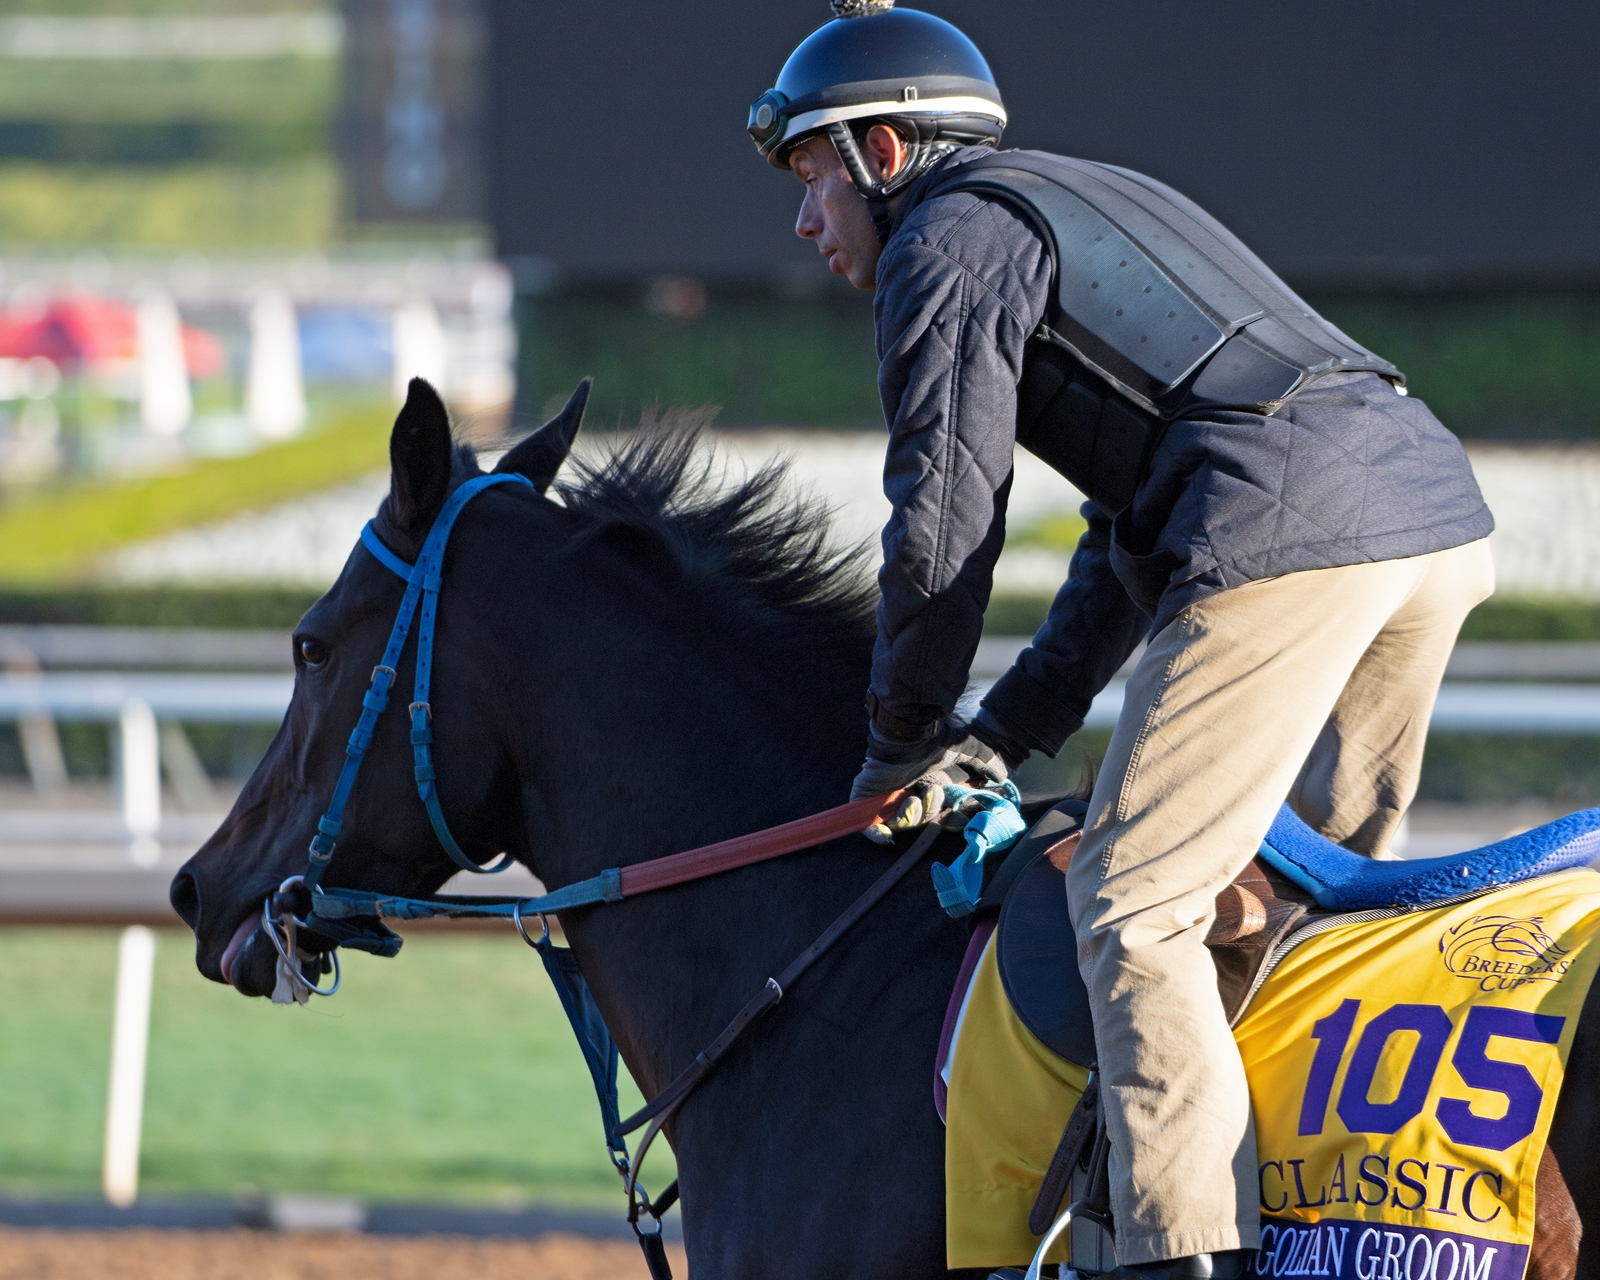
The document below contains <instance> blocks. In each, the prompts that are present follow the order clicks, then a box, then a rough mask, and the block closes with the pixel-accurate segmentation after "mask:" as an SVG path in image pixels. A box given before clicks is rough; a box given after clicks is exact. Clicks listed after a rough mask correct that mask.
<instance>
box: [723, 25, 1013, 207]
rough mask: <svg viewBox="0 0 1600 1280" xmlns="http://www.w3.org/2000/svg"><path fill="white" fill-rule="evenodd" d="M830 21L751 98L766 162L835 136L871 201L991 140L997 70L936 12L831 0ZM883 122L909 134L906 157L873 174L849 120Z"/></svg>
mask: <svg viewBox="0 0 1600 1280" xmlns="http://www.w3.org/2000/svg"><path fill="white" fill-rule="evenodd" d="M832 7H833V12H834V14H835V15H836V16H835V17H834V20H833V21H832V22H829V23H826V24H824V25H823V26H821V27H818V28H817V29H816V30H815V31H813V32H812V33H811V34H810V35H809V36H807V37H806V38H805V40H804V41H803V42H802V43H801V45H800V47H799V48H797V49H796V50H795V51H794V52H793V53H792V54H790V55H789V60H788V61H787V62H785V63H784V64H783V70H782V71H781V72H779V74H778V83H777V85H776V87H774V88H771V89H768V90H767V91H766V92H765V93H764V94H762V95H761V96H760V97H759V98H757V99H756V101H755V103H754V104H753V105H752V106H751V108H750V122H749V125H748V128H749V130H750V136H751V138H752V139H754V140H755V144H756V147H757V149H758V150H760V152H761V154H762V155H764V156H766V157H767V160H768V162H769V163H771V164H773V165H775V166H777V167H778V168H780V169H787V168H788V167H789V153H790V152H791V151H793V150H794V148H795V146H796V145H798V144H799V143H801V142H803V141H805V140H806V139H807V138H809V137H811V136H812V135H813V134H816V133H819V132H824V131H825V132H827V134H828V135H829V136H830V137H831V138H832V139H833V143H834V146H835V147H836V148H837V150H838V152H839V159H840V160H842V161H843V162H844V165H845V168H846V169H847V170H848V171H849V173H850V177H851V180H852V181H853V182H854V183H855V185H856V187H857V188H858V189H859V190H860V192H861V194H862V195H864V196H866V197H867V199H868V200H869V201H873V202H879V201H882V200H885V199H886V198H887V197H889V196H891V195H893V194H894V193H895V192H896V191H900V190H902V189H903V188H905V187H907V186H909V185H910V184H911V183H912V182H913V181H915V180H916V178H917V177H918V176H919V175H921V174H922V173H923V172H925V171H926V170H927V169H928V168H929V167H930V166H931V165H932V164H933V163H934V162H935V161H936V160H938V159H939V158H940V157H941V156H944V155H946V154H947V153H949V152H950V151H953V150H954V149H955V148H956V147H959V146H972V145H986V146H993V145H995V144H996V143H998V142H999V141H1000V133H1001V131H1002V130H1003V129H1004V128H1005V126H1006V109H1005V105H1004V104H1003V103H1002V102H1001V100H1000V90H999V88H998V87H997V86H996V85H995V82H994V74H993V73H992V72H991V71H990V70H989V64H988V63H987V62H985V61H984V58H983V54H981V53H979V52H978V46H977V45H975V44H973V43H972V41H971V40H969V39H967V37H966V36H964V35H963V34H962V33H961V32H960V31H959V30H958V29H957V28H955V27H953V26H951V25H950V23H948V22H946V21H945V20H944V19H943V18H936V17H934V16H933V15H932V14H931V13H919V12H918V11H916V10H915V9H896V8H894V0H832ZM873 124H887V125H889V126H891V127H892V128H894V129H895V130H896V132H898V133H899V134H900V136H901V138H902V139H903V140H904V141H905V143H906V149H907V155H906V163H905V165H904V166H903V167H902V168H901V169H900V170H899V172H897V173H895V174H894V175H893V176H892V177H890V178H888V179H887V180H885V181H883V182H878V181H876V180H875V179H873V178H872V176H871V175H870V174H869V173H868V171H867V167H866V165H865V163H864V162H863V161H862V158H861V152H860V149H859V147H858V145H857V143H858V141H859V137H858V134H857V133H856V130H861V131H862V132H863V133H864V132H865V129H866V127H868V126H870V125H873Z"/></svg>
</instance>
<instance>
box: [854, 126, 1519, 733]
mask: <svg viewBox="0 0 1600 1280" xmlns="http://www.w3.org/2000/svg"><path fill="white" fill-rule="evenodd" d="M978 154H982V153H981V152H978V151H975V150H974V151H965V152H958V153H956V155H955V156H953V157H952V158H951V159H950V160H947V161H945V162H944V165H949V164H959V163H961V162H962V158H963V157H964V156H969V157H970V156H973V155H978ZM943 167H944V166H943V165H941V166H939V168H938V169H936V170H935V172H939V171H942V169H943ZM926 186H927V179H926V178H925V179H923V180H922V181H920V182H919V183H918V184H916V185H915V186H913V187H912V189H911V191H910V193H909V194H908V196H907V198H906V202H905V205H904V206H903V207H902V209H901V210H900V212H899V215H898V222H897V225H896V228H895V231H894V234H893V236H892V237H891V238H890V240H889V242H888V244H887V245H886V246H885V249H884V252H883V256H882V258H881V259H880V261H879V264H878V277H877V295H876V298H875V301H874V313H875V318H876V325H877V347H878V357H879V359H880V361H881V365H880V368H879V372H878V389H879V393H880V395H881V396H882V399H883V411H884V417H885V419H886V421H887V422H888V425H889V448H888V456H887V459H886V461H885V463H884V473H883V482H884V492H885V494H886V495H887V496H888V498H889V501H890V503H891V504H893V507H894V513H893V515H892V516H891V517H890V520H889V523H888V525H887V526H885V528H884V531H883V552H884V565H883V570H882V573H881V574H880V576H879V584H880V586H881V589H882V600H881V603H880V605H879V609H878V643H877V648H876V651H875V653H874V656H873V663H872V691H873V693H874V694H875V695H876V697H877V698H878V700H879V702H880V704H881V705H883V706H884V707H885V708H887V709H888V710H889V711H890V712H892V713H893V714H895V715H897V716H899V717H901V718H902V719H906V720H911V721H913V722H925V721H927V720H931V719H933V718H935V717H937V716H938V715H942V714H944V713H946V712H948V711H950V710H951V709H952V708H953V707H954V706H955V703H956V700H957V699H958V698H959V697H960V696H961V694H962V692H963V691H964V689H965V686H966V682H967V675H968V670H969V668H970V667H971V664H972V658H973V654H974V652H975V651H976V647H977V643H978V637H979V635H980V633H981V631H982V629H983V613H984V610H985V608H986V607H987V606H988V602H989V590H990V583H991V577H992V573H993V570H994V563H995V560H996V558H997V557H998V556H999V554H1000V548H1001V546H1002V544H1003V543H1004V541H1005V507H1006V498H1007V496H1008V494H1009V491H1010V483H1011V456H1012V450H1013V448H1014V446H1015V437H1016V407H1017V383H1018V380H1019V378H1020V377H1021V373H1022V354H1023V344H1024V342H1025V340H1026V338H1027V336H1028V335H1029V334H1030V333H1032V332H1033V331H1034V329H1035V328H1036V327H1037V326H1038V324H1039V321H1040V320H1041V319H1042V318H1043V316H1044V313H1045V307H1046V303H1047V295H1048V292H1049V285H1050V264H1049V256H1048V253H1047V252H1046V250H1045V247H1044V244H1043V243H1042V242H1041V240H1040V238H1039V236H1038V233H1037V232H1035V231H1034V230H1033V228H1032V227H1031V226H1030V225H1029V224H1028V223H1027V222H1026V221H1025V220H1024V219H1023V218H1022V217H1021V216H1020V215H1019V214H1017V213H1016V212H1014V211H1013V210H1012V209H1011V208H1010V207H1009V206H1007V205H1006V204H1004V203H1003V202H999V201H996V200H993V199H990V198H987V197H984V196H980V195H976V194H973V193H969V192H957V193H954V194H951V195H946V196H939V197H937V198H935V199H932V200H922V199H921V198H920V193H921V191H922V190H925V189H926ZM1067 269H1070V264H1069V265H1068V267H1067ZM1063 483H1065V482H1063ZM1084 514H1085V516H1086V517H1087V518H1088V521H1089V530H1088V532H1087V533H1086V534H1085V535H1084V538H1083V540H1082V541H1081V542H1080V544H1079V546H1078V550H1077V552H1076V554H1075V555H1074V556H1073V559H1072V567H1071V573H1070V576H1069V577H1068V579H1067V582H1066V584H1065V585H1064V586H1063V587H1062V588H1061V591H1060V593H1059V594H1058V595H1057V597H1056V600H1055V603H1054V604H1053V605H1052V606H1051V610H1050V616H1049V618H1048V620H1047V621H1046V623H1045V625H1044V627H1043V628H1042V629H1041V630H1040V632H1039V634H1038V635H1037V636H1035V637H1034V641H1033V645H1032V647H1031V648H1029V649H1026V650H1024V651H1023V653H1022V655H1021V656H1020V657H1019V658H1018V660H1017V664H1016V666H1014V667H1013V668H1012V669H1011V670H1010V671H1009V672H1008V673H1007V674H1006V675H1005V676H1003V677H1002V678H1001V680H1000V681H999V682H998V683H997V684H996V685H995V686H994V688H993V689H991V690H990V692H989V694H988V695H987V697H986V698H985V700H984V706H985V708H986V710H987V711H988V713H989V714H990V715H991V716H993V717H994V718H996V719H997V720H999V722H1000V723H1001V724H1002V725H1003V726H1004V727H1005V728H1006V729H1007V730H1008V732H1010V733H1011V735H1012V736H1013V737H1015V738H1016V739H1017V740H1018V741H1020V742H1023V743H1025V744H1027V745H1028V746H1030V747H1032V748H1034V749H1036V750H1042V751H1047V752H1049V753H1051V754H1054V753H1055V752H1056V751H1057V750H1058V749H1059V748H1060V746H1061V744H1062V743H1063V742H1065V741H1066V739H1067V737H1068V736H1069V735H1070V734H1072V733H1074V732H1076V730H1077V729H1078V728H1079V727H1080V726H1081V725H1082V723H1083V717H1084V715H1085V713H1086V712H1087V710H1088V707H1089V703H1090V701H1091V700H1092V699H1093V698H1094V695H1095V694H1096V693H1098V692H1099V691H1100V690H1101V689H1102V688H1103V687H1104V686H1105V684H1106V682H1107V681H1108V680H1109V679H1110V678H1111V676H1112V674H1113V673H1114V672H1115V671H1116V669H1117V667H1118V666H1120V665H1121V664H1122V662H1123V661H1124V660H1125V659H1126V658H1127V656H1128V654H1129V653H1131V652H1132V650H1133V648H1134V647H1135V646H1136V645H1137V643H1138V641H1139V640H1140V638H1141V637H1143V636H1144V635H1145V634H1146V633H1147V632H1151V631H1153V630H1157V629H1159V628H1161V627H1163V626H1165V625H1166V624H1167V623H1168V622H1170V621H1171V620H1172V618H1173V617H1174V616H1175V615H1176V614H1177V613H1178V612H1179V610H1181V609H1182V608H1184V607H1185V606H1186V605H1189V604H1192V603H1193V602H1194V601H1196V600H1199V599H1201V598H1203V597H1204V596H1207V595H1209V594H1211V593H1213V592H1216V591H1222V590H1225V589H1226V588H1228V587H1233V586H1238V585H1240V584H1242V583H1245V582H1251V581H1255V580H1257V579H1261V578H1269V577H1275V576H1277V575H1280V574H1284V573H1293V572H1296V571H1298V570H1302V569H1320V568H1330V567H1333V566H1336V565H1346V564H1357V563H1361V562H1365V561H1373V560H1389V559H1397V558H1400V557H1403V556H1414V555H1421V554H1424V553H1426V552H1430V551H1441V550H1444V549H1445V548H1448V547H1453V546H1459V545H1461V544H1462V543H1466V542H1470V541H1473V540H1474V539H1477V538H1481V537H1484V536H1486V535H1487V534H1488V533H1489V531H1490V530H1491V529H1492V528H1493V527H1494V521H1493V518H1492V517H1491V516H1490V514H1489V510H1488V508H1487V507H1486V506H1485V505H1484V502H1483V496H1482V494H1480V493H1479V491H1478V485H1477V482H1476V481H1475V480H1474V479H1473V476H1472V470H1471V467H1470V466H1469V465H1468V463H1467V458H1466V454H1465V453H1464V451H1463V450H1462V448H1461V445H1460V442H1459V441H1457V440H1456V438H1455V437H1454V436H1453V435H1451V434H1450V432H1449V431H1447V430H1446V429H1445V428H1444V427H1443V426H1442V425H1440V423H1439V421H1438V419H1437V418H1435V417H1434V416H1433V414H1432V413H1431V412H1429V410H1428V408H1427V406H1426V405H1425V404H1423V403H1422V402H1421V401H1420V400H1418V399H1416V398H1415V397H1406V396H1402V395H1399V394H1398V393H1396V392H1395V391H1394V390H1393V389H1391V388H1390V387H1389V385H1388V384H1387V383H1385V382H1383V381H1382V380H1381V379H1380V378H1378V377H1377V376H1376V375H1374V374H1340V375H1333V376H1329V377H1326V378H1324V379H1322V380H1321V381H1319V382H1317V383H1316V384H1314V385H1313V386H1312V387H1310V388H1308V389H1307V390H1306V391H1304V392H1302V393H1301V394H1300V395H1299V396H1296V397H1295V398H1294V399H1293V400H1291V401H1290V402H1289V404H1288V405H1286V406H1285V407H1284V408H1283V409H1282V410H1280V411H1279V413H1277V414H1276V415H1274V416H1273V417H1271V418H1264V417H1261V416H1259V415H1256V414H1250V413H1233V412H1207V413H1200V414H1197V415H1196V416H1195V417H1194V418H1193V419H1188V420H1183V421H1179V422H1175V423H1173V424H1172V425H1171V427H1170V428H1169V430H1168V431H1167V433H1166V436H1165V437H1164V439H1163V441H1162V444H1161V446H1160V447H1159V449H1158V450H1157V451H1156V455H1155V458H1154V460H1153V463H1152V466H1151V470H1150V474H1149V476H1148V478H1147V479H1146V480H1145V481H1144V483H1143V484H1142V485H1141V486H1140V488H1139V491H1138V493H1137V494H1136V496H1135V498H1134V502H1133V505H1132V506H1131V507H1130V508H1129V509H1128V510H1127V511H1125V512H1123V513H1122V515H1121V516H1120V517H1118V519H1117V522H1116V528H1115V530H1114V531H1113V529H1112V526H1111V522H1110V521H1109V520H1108V519H1106V517H1105V516H1104V515H1103V514H1102V513H1101V512H1099V511H1098V510H1097V509H1096V508H1095V507H1093V506H1092V504H1091V505H1086V506H1085V507H1084Z"/></svg>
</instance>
